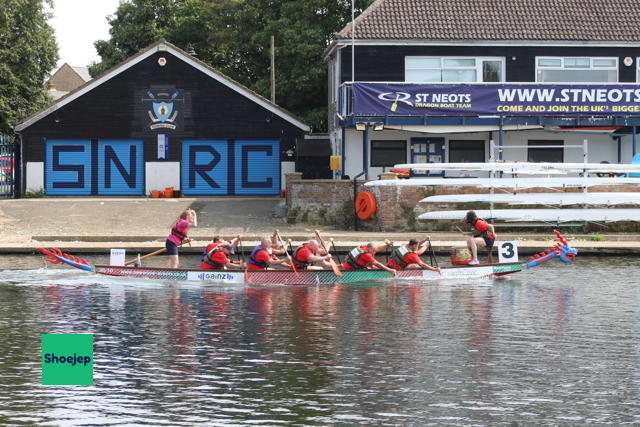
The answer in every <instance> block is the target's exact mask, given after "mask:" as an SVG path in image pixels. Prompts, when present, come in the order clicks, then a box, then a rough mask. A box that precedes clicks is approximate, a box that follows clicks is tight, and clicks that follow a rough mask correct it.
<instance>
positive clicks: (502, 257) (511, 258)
mask: <svg viewBox="0 0 640 427" xmlns="http://www.w3.org/2000/svg"><path fill="white" fill-rule="evenodd" d="M498 262H499V263H505V262H518V242H516V241H515V240H514V241H512V242H498Z"/></svg>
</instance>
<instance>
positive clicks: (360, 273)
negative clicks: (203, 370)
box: [94, 262, 523, 285]
mask: <svg viewBox="0 0 640 427" xmlns="http://www.w3.org/2000/svg"><path fill="white" fill-rule="evenodd" d="M522 269H523V264H521V263H517V262H515V263H504V264H486V265H455V266H447V267H442V276H440V275H439V274H438V272H437V271H433V270H424V269H412V270H398V272H397V274H396V278H402V279H416V280H420V279H426V278H432V279H436V278H438V277H492V276H504V275H506V274H511V273H517V272H519V271H522ZM94 271H95V272H96V273H97V274H104V275H108V276H123V277H136V278H146V279H161V280H190V281H199V282H211V283H237V284H283V285H326V284H333V283H353V282H365V281H369V280H382V279H389V278H391V277H393V276H392V274H391V273H389V272H387V271H385V270H342V274H343V275H342V276H341V277H339V276H336V275H335V273H334V272H333V270H303V271H298V272H297V273H296V272H294V271H291V270H264V271H257V270H256V271H254V270H249V271H247V272H246V274H245V271H244V270H222V271H216V270H198V269H188V268H176V269H171V268H155V267H120V266H115V265H96V266H95V267H94Z"/></svg>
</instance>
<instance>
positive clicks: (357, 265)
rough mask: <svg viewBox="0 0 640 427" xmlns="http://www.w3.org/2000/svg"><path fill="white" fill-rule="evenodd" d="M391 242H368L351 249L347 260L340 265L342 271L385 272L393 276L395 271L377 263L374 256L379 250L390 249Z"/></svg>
mask: <svg viewBox="0 0 640 427" xmlns="http://www.w3.org/2000/svg"><path fill="white" fill-rule="evenodd" d="M391 245H393V242H390V241H389V240H385V241H384V243H380V244H375V243H373V242H369V243H367V244H366V245H361V246H358V247H356V248H353V249H352V250H351V252H349V254H348V255H347V260H346V261H345V262H344V263H343V264H342V269H343V270H364V269H373V270H387V271H388V272H389V273H391V274H393V275H394V276H395V274H396V270H395V269H393V268H389V267H387V266H386V265H384V264H383V263H381V262H379V261H377V260H376V259H375V258H374V255H375V254H376V253H377V252H380V251H381V250H383V249H385V248H388V247H390V246H391Z"/></svg>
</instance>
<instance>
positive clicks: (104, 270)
mask: <svg viewBox="0 0 640 427" xmlns="http://www.w3.org/2000/svg"><path fill="white" fill-rule="evenodd" d="M553 232H554V233H555V235H556V239H557V240H558V242H557V243H556V244H555V245H554V246H553V247H552V248H551V249H548V250H546V251H543V252H540V253H539V254H536V255H534V256H532V257H531V258H530V259H529V261H528V262H527V263H519V262H510V263H502V264H478V265H468V264H467V265H452V266H446V267H441V269H442V275H440V274H439V273H438V272H437V271H433V270H426V269H407V270H397V274H396V276H395V278H400V279H414V280H423V279H438V278H450V277H453V278H456V277H461V278H462V277H488V278H490V277H497V276H504V275H507V274H512V273H517V272H519V271H522V270H524V269H526V268H532V267H536V266H538V265H541V264H544V263H545V262H547V261H550V260H552V259H553V258H558V259H560V260H561V261H562V262H565V263H568V262H572V261H573V260H575V257H576V255H577V254H578V251H577V250H576V249H575V248H572V247H571V246H569V244H568V243H567V241H566V240H565V238H564V237H563V236H562V235H561V234H560V232H558V230H553ZM38 250H39V251H40V252H42V253H43V254H44V255H46V256H47V258H45V261H48V262H50V263H52V264H60V263H65V264H68V265H70V266H72V267H75V268H78V269H81V270H84V271H92V272H95V273H97V274H103V275H107V276H121V277H135V278H145V279H160V280H188V281H199V282H206V283H222V284H226V283H228V284H264V285H269V284H283V285H326V284H334V283H353V282H366V281H369V280H383V279H390V278H392V277H394V276H393V275H392V274H391V273H389V272H387V271H386V270H342V276H337V275H336V274H335V273H334V272H333V270H331V269H328V270H302V271H291V270H200V269H189V268H158V267H125V266H117V265H95V266H91V265H90V264H89V262H87V260H86V259H84V258H79V257H77V256H73V255H69V254H65V253H62V251H60V250H59V249H56V248H54V249H51V250H48V249H44V248H38ZM431 251H432V255H434V256H435V254H434V253H433V248H431ZM434 259H435V258H434Z"/></svg>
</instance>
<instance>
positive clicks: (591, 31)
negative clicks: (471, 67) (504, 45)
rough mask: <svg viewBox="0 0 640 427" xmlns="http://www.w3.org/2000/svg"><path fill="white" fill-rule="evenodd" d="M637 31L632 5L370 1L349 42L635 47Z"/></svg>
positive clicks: (346, 34) (555, 0)
mask: <svg viewBox="0 0 640 427" xmlns="http://www.w3.org/2000/svg"><path fill="white" fill-rule="evenodd" d="M639 27H640V2H638V1H637V0H376V1H374V2H373V3H372V4H371V6H369V7H368V8H367V9H366V10H365V11H364V12H362V14H361V15H360V16H358V17H357V18H356V31H355V36H356V37H355V38H356V39H396V40H398V39H403V40H406V39H423V40H544V41H602V42H640V33H639V32H638V30H637V29H638V28H639ZM337 38H338V39H348V38H351V23H349V24H348V25H347V26H346V27H344V28H343V29H342V31H340V32H339V33H338V35H337Z"/></svg>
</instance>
